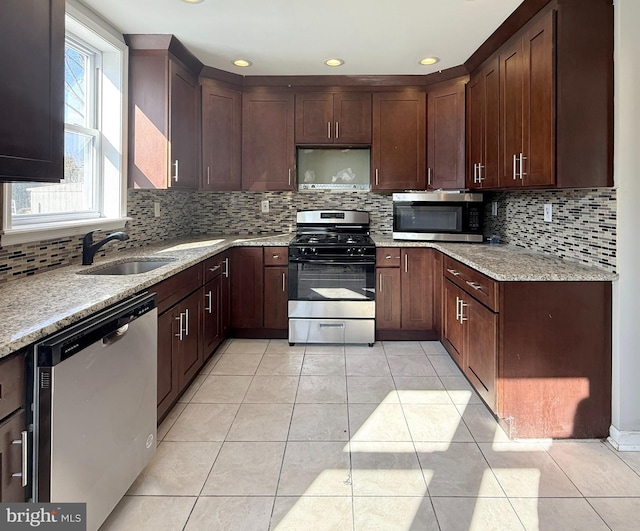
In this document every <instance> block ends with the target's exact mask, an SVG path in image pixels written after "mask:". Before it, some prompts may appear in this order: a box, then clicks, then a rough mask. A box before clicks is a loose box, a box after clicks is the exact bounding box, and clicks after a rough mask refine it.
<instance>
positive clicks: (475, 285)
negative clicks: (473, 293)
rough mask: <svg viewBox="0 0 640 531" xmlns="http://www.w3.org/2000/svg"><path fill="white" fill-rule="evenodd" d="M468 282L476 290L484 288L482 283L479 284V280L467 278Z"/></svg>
mask: <svg viewBox="0 0 640 531" xmlns="http://www.w3.org/2000/svg"><path fill="white" fill-rule="evenodd" d="M467 284H469V286H471V287H472V288H473V289H475V290H481V289H482V284H478V283H477V282H473V281H471V280H467Z"/></svg>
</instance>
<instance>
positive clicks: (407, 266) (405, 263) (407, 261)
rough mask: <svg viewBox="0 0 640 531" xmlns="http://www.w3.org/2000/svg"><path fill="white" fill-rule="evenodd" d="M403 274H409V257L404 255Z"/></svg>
mask: <svg viewBox="0 0 640 531" xmlns="http://www.w3.org/2000/svg"><path fill="white" fill-rule="evenodd" d="M404 272H405V273H408V272H409V255H408V254H406V253H405V255H404Z"/></svg>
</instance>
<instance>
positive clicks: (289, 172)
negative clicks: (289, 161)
mask: <svg viewBox="0 0 640 531" xmlns="http://www.w3.org/2000/svg"><path fill="white" fill-rule="evenodd" d="M289 186H291V168H289Z"/></svg>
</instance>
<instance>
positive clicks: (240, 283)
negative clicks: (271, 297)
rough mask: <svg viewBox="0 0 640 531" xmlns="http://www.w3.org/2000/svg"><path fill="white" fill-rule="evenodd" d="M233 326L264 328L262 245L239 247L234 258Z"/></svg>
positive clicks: (232, 275)
mask: <svg viewBox="0 0 640 531" xmlns="http://www.w3.org/2000/svg"><path fill="white" fill-rule="evenodd" d="M230 275H231V328H232V329H233V330H234V331H235V330H237V329H243V328H244V329H257V328H262V327H263V315H264V311H263V307H264V282H263V259H262V247H236V248H234V249H233V254H232V259H231V268H230Z"/></svg>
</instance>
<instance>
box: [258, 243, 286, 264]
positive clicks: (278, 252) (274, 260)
mask: <svg viewBox="0 0 640 531" xmlns="http://www.w3.org/2000/svg"><path fill="white" fill-rule="evenodd" d="M288 264H289V249H288V247H265V248H264V265H266V266H286V265H288Z"/></svg>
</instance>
